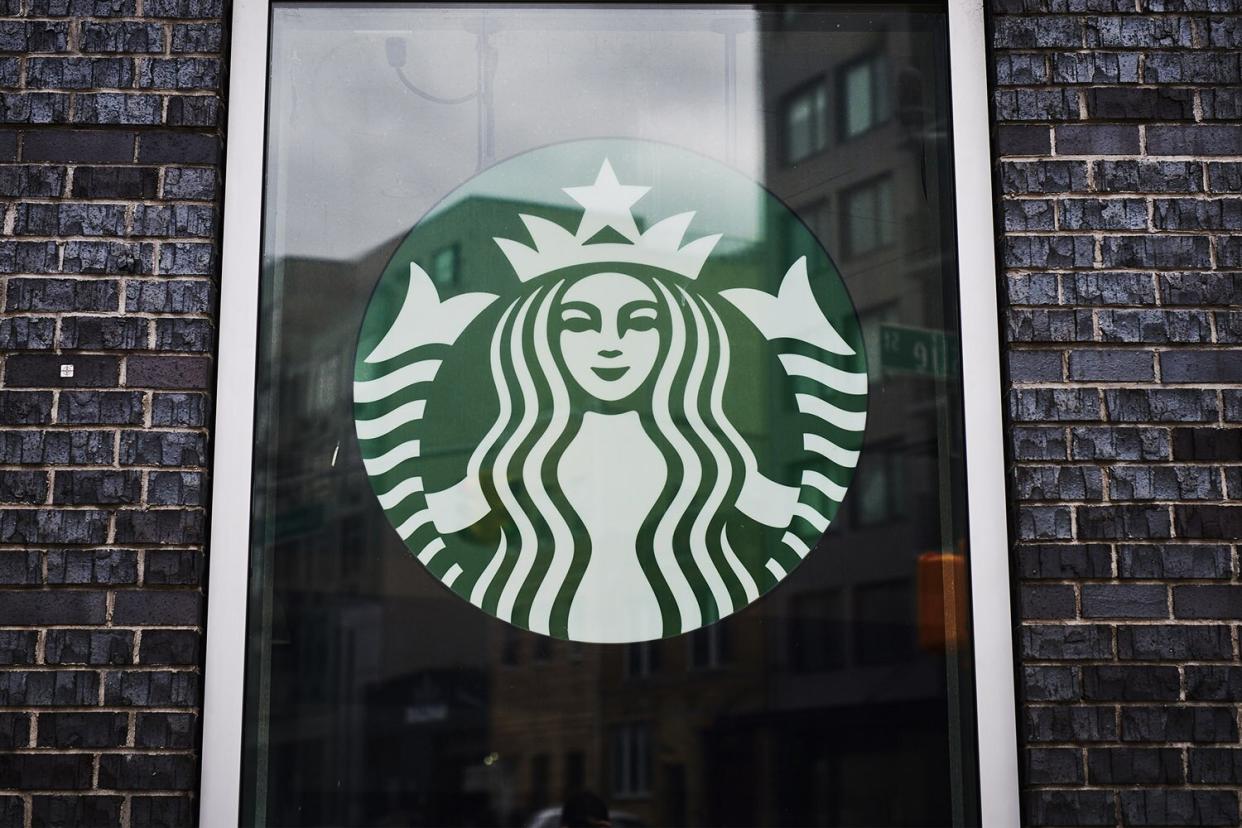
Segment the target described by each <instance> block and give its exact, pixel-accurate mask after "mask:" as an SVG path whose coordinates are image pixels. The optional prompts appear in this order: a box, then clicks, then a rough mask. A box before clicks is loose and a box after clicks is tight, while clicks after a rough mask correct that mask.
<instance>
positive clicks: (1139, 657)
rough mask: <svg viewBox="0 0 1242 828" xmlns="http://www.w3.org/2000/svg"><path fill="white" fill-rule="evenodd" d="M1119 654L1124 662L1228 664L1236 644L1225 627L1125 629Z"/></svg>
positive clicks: (1120, 630) (1119, 635)
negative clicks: (1207, 662)
mask: <svg viewBox="0 0 1242 828" xmlns="http://www.w3.org/2000/svg"><path fill="white" fill-rule="evenodd" d="M1117 655H1118V657H1120V658H1121V659H1122V660H1123V661H1217V660H1219V661H1228V660H1230V659H1232V658H1233V642H1232V640H1231V639H1230V634H1229V628H1228V627H1225V626H1199V625H1195V626H1171V625H1159V626H1148V625H1143V626H1134V627H1131V626H1121V627H1118V628H1117Z"/></svg>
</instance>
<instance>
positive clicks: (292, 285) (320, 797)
mask: <svg viewBox="0 0 1242 828" xmlns="http://www.w3.org/2000/svg"><path fill="white" fill-rule="evenodd" d="M392 247H393V245H392V244H391V243H390V244H386V245H384V246H383V247H382V248H381V249H377V250H375V251H373V252H372V253H369V254H367V255H365V256H364V257H362V260H361V261H358V262H333V261H318V260H305V259H286V260H283V261H281V262H279V263H278V264H277V265H276V266H275V267H274V268H273V272H272V277H273V278H272V281H273V283H274V284H275V285H277V286H278V289H279V290H280V291H281V293H282V295H281V304H280V307H281V317H280V318H281V320H282V322H283V323H284V324H283V325H281V326H280V327H279V328H278V330H277V331H276V332H275V336H274V337H273V341H272V342H271V343H270V344H269V346H268V347H269V348H270V349H271V353H272V354H273V357H275V358H278V359H279V361H280V362H281V363H282V371H281V382H280V384H279V386H278V387H274V388H273V387H272V386H271V385H270V384H269V385H268V387H267V389H266V399H268V400H270V401H271V402H272V407H271V408H270V409H266V410H264V409H261V410H260V411H259V414H258V415H259V417H260V423H261V425H262V427H263V428H265V429H266V431H267V433H268V434H269V435H272V436H273V438H274V439H271V440H270V441H268V442H266V443H261V444H260V445H259V446H258V450H257V456H256V462H257V463H262V464H268V465H269V466H274V467H276V469H275V470H276V471H277V474H276V475H275V476H274V477H269V478H267V479H275V480H277V481H278V483H277V486H276V488H275V490H273V491H259V492H256V495H255V502H256V508H258V509H261V510H262V514H264V515H266V516H267V526H268V533H267V537H266V538H263V539H262V541H263V542H265V543H267V544H269V545H270V546H269V548H270V551H269V552H268V554H266V555H264V556H263V559H264V560H265V561H266V562H267V564H266V566H267V569H266V570H265V571H264V572H263V573H261V582H262V583H263V585H264V598H263V605H264V606H265V607H267V608H270V609H269V610H267V611H269V612H271V613H272V617H271V621H270V623H271V629H272V633H271V636H270V639H269V640H267V641H263V642H261V644H260V646H259V647H258V648H256V649H258V650H259V651H260V652H261V653H262V656H261V657H260V659H259V662H258V663H257V664H256V665H255V667H254V669H257V670H258V671H259V673H260V675H261V678H260V680H261V681H264V682H266V683H268V687H267V688H265V690H266V692H267V693H270V695H269V696H268V697H267V698H260V700H259V703H260V704H262V705H264V706H265V708H266V709H265V710H264V711H262V712H263V714H264V715H265V716H267V717H268V720H269V722H270V727H269V732H268V735H267V739H268V741H269V743H270V753H269V756H268V759H267V761H268V763H269V764H270V765H271V766H273V767H279V768H280V769H281V772H280V773H279V774H273V775H272V777H271V782H270V784H269V786H268V790H266V791H255V792H254V794H253V796H254V797H255V801H256V807H259V808H261V807H263V806H262V803H263V802H265V801H266V802H268V803H271V805H272V807H273V808H276V807H279V808H280V810H272V811H269V812H268V821H269V824H278V825H296V824H299V821H298V816H297V814H298V812H299V811H300V810H302V809H305V808H307V807H308V806H309V805H310V804H311V803H314V808H315V809H317V810H319V811H320V812H322V813H332V814H333V817H332V821H333V822H334V823H339V824H357V823H364V824H373V823H374V822H375V821H376V820H378V819H380V818H383V819H387V820H396V821H395V822H389V823H388V824H406V823H407V822H431V823H439V822H444V821H446V820H456V819H458V817H459V815H461V814H473V815H475V816H474V817H471V818H470V819H469V821H470V822H471V824H475V823H478V822H480V821H484V820H486V819H487V817H486V814H487V807H488V796H487V791H486V790H483V789H475V790H472V789H471V786H470V784H468V782H469V781H470V780H469V776H470V772H471V770H470V769H471V767H472V766H474V765H477V764H479V763H480V762H481V759H482V757H483V756H484V754H485V752H486V750H485V748H486V742H485V738H484V734H485V731H486V727H487V708H488V704H487V702H488V686H487V675H486V672H485V670H484V660H485V637H484V636H485V627H484V624H483V622H482V620H481V619H479V618H476V617H474V616H473V615H472V614H471V613H468V612H467V613H461V612H460V611H458V608H457V606H456V605H457V604H458V603H460V602H459V601H458V599H456V598H455V597H454V596H451V595H446V594H445V593H444V591H443V589H442V588H441V587H440V586H439V585H438V584H437V583H436V582H435V581H434V580H432V579H431V578H429V577H427V576H426V575H425V573H424V572H422V570H421V566H420V565H419V564H417V562H415V561H413V559H412V558H410V556H409V555H408V554H406V553H405V552H404V550H403V549H402V548H401V547H400V546H399V544H397V543H395V538H394V537H393V536H392V532H391V529H390V527H389V526H388V524H387V522H386V521H385V519H384V517H383V514H382V512H380V510H379V507H378V505H377V504H376V502H375V497H374V496H373V495H372V493H371V491H370V487H369V486H368V484H367V481H366V477H365V474H364V473H363V472H362V468H361V464H360V462H359V461H358V459H357V453H358V449H357V442H356V439H355V437H354V434H353V427H352V422H353V419H352V416H351V407H352V394H351V390H350V389H351V387H352V381H353V350H354V342H353V339H354V336H355V335H356V333H355V331H354V330H352V329H351V328H350V327H348V326H343V325H329V326H309V325H306V324H305V323H304V322H302V321H301V320H303V319H305V318H311V317H312V315H313V314H314V313H315V311H314V307H316V306H320V307H322V305H320V303H327V304H328V305H329V306H332V307H337V308H340V309H342V312H343V313H345V314H346V315H347V316H351V317H356V316H358V315H360V313H361V306H358V307H357V308H356V309H353V310H351V309H350V308H351V305H354V304H356V303H358V302H359V301H361V302H363V303H365V299H366V295H367V294H366V293H365V292H360V291H358V289H357V284H361V283H363V282H365V281H366V280H369V279H371V278H373V274H375V273H377V272H378V271H379V270H380V269H381V268H382V266H383V262H384V261H385V259H386V257H387V255H388V254H389V253H390V252H391V250H392ZM354 280H357V283H355V281H354ZM265 298H266V299H268V300H269V301H270V298H271V297H265ZM259 375H260V377H261V382H268V377H269V376H270V374H267V373H266V372H265V371H263V370H260V372H259ZM277 405H278V406H279V410H280V412H281V416H280V418H279V420H277V419H275V417H274V415H273V414H272V413H271V412H274V411H275V410H276V408H277ZM258 479H263V478H262V477H260V478H258ZM394 546H396V547H397V548H396V549H394V548H393V547H394ZM376 584H383V585H384V587H383V589H378V590H377V589H376V587H375V585H376ZM466 609H469V608H466ZM446 617H449V618H452V623H449V624H445V623H443V622H444V620H445V618H446ZM433 630H434V634H430V631H433ZM338 788H340V789H344V790H348V791H350V792H352V795H351V796H349V797H336V796H334V795H331V792H333V791H335V790H337V789H338ZM476 788H478V786H477V784H476Z"/></svg>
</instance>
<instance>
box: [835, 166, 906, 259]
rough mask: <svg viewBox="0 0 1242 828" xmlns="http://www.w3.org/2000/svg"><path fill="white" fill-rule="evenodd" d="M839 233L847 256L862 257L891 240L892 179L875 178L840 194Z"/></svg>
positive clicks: (894, 230) (892, 222)
mask: <svg viewBox="0 0 1242 828" xmlns="http://www.w3.org/2000/svg"><path fill="white" fill-rule="evenodd" d="M841 222H842V228H841V236H842V238H843V239H844V240H845V255H846V256H861V255H863V254H864V253H871V252H874V251H876V250H879V249H880V248H882V247H887V246H888V245H890V244H892V243H893V240H894V238H895V236H896V226H895V218H894V215H893V182H892V179H891V178H889V177H887V176H885V177H883V178H876V179H873V180H871V181H868V182H866V183H865V184H860V185H859V186H857V187H854V188H853V189H850V190H846V191H845V192H844V193H843V194H842V195H841Z"/></svg>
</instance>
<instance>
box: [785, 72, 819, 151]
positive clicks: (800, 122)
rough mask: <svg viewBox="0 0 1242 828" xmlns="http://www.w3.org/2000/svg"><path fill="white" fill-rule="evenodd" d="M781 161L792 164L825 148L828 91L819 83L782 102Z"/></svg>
mask: <svg viewBox="0 0 1242 828" xmlns="http://www.w3.org/2000/svg"><path fill="white" fill-rule="evenodd" d="M784 126H785V160H786V161H788V162H789V163H790V164H796V163H797V162H799V161H801V160H802V159H804V158H806V157H808V156H810V155H814V154H815V153H817V152H819V151H820V150H822V149H824V148H825V147H826V146H828V90H827V89H825V88H824V83H823V81H822V80H817V81H816V82H815V83H814V84H812V85H810V86H808V87H806V88H805V89H803V90H802V91H801V92H798V93H796V94H794V95H792V96H791V97H790V98H789V99H788V100H787V101H786V102H785V112H784Z"/></svg>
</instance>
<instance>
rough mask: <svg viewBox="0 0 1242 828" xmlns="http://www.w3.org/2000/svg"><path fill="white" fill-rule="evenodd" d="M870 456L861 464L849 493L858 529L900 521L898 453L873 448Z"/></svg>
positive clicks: (869, 451)
mask: <svg viewBox="0 0 1242 828" xmlns="http://www.w3.org/2000/svg"><path fill="white" fill-rule="evenodd" d="M868 455H869V456H868V457H867V459H866V461H864V462H863V463H862V464H860V466H859V470H858V479H857V480H856V481H855V484H854V488H853V489H852V490H851V491H850V496H851V497H852V498H853V500H852V503H853V504H854V506H853V509H854V525H855V526H859V527H863V526H875V525H877V524H881V523H886V522H888V521H891V520H894V519H897V518H900V517H901V510H900V508H899V506H900V502H899V497H898V491H897V487H898V485H899V480H900V477H901V475H900V470H899V468H898V465H899V462H900V461H899V459H898V456H897V453H896V452H895V451H894V450H892V449H890V448H885V447H881V446H873V447H872V448H870V449H869V450H868Z"/></svg>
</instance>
